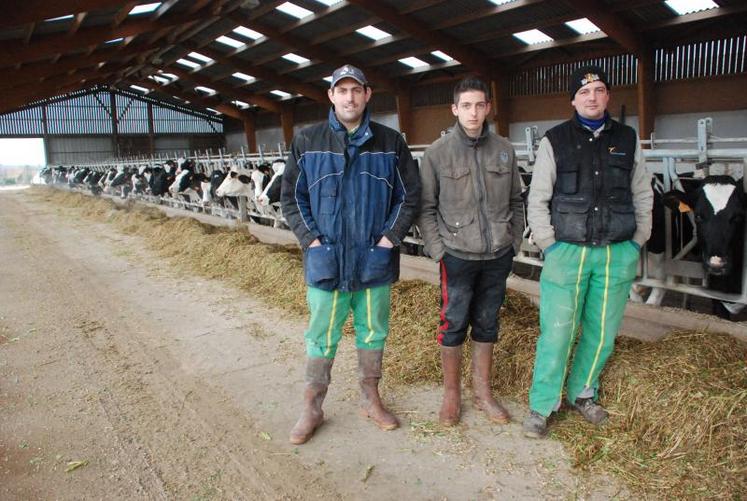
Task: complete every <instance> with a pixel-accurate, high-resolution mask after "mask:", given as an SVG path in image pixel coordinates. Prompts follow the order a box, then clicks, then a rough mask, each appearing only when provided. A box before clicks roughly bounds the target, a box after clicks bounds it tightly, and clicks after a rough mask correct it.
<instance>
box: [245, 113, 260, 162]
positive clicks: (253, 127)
mask: <svg viewBox="0 0 747 501" xmlns="http://www.w3.org/2000/svg"><path fill="white" fill-rule="evenodd" d="M243 123H244V136H245V137H246V147H247V149H248V150H249V153H254V152H256V151H257V120H256V117H255V115H254V114H253V113H247V114H246V115H245V116H244V120H243Z"/></svg>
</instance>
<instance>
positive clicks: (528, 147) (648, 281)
mask: <svg viewBox="0 0 747 501" xmlns="http://www.w3.org/2000/svg"><path fill="white" fill-rule="evenodd" d="M712 127H713V121H712V119H711V118H703V119H700V120H698V122H697V136H696V137H693V138H686V139H656V138H654V137H652V138H651V139H650V140H645V141H641V145H642V147H643V148H645V149H643V150H642V152H643V157H644V159H645V162H646V168H647V169H648V170H649V171H650V172H651V173H653V174H658V175H660V176H661V178H662V181H663V185H664V190H665V191H669V190H671V189H673V188H678V187H679V188H680V189H681V188H682V185H681V183H680V175H683V174H688V175H692V176H693V177H696V178H699V177H705V176H706V175H708V174H726V175H731V176H732V177H734V178H735V179H740V178H741V179H742V183H743V185H744V190H745V193H747V178H745V176H744V172H745V164H747V147H739V148H734V147H729V145H731V144H735V143H741V144H743V145H747V138H718V137H715V136H714V135H713V133H712ZM539 139H540V137H539V136H538V134H537V127H536V126H535V127H527V128H526V129H525V140H524V141H523V142H517V143H512V144H513V146H514V148H515V150H516V156H517V159H518V164H519V167H520V169H521V170H522V171H523V175H522V177H523V182H524V183H525V184H526V180H528V179H529V177H530V176H531V172H532V167H533V165H534V162H535V154H536V150H537V145H538V143H539ZM665 145H667V146H670V147H669V148H664V147H663V146H665ZM672 145H675V148H671V146H672ZM427 146H428V145H412V146H411V147H410V149H411V151H412V155H413V157H414V158H415V159H416V160H418V161H419V160H420V159H421V158H422V156H423V152H424V150H425V148H427ZM286 154H287V152H285V151H283V149H282V146H281V145H278V148H277V149H276V150H272V151H260V152H259V153H251V154H250V153H246V152H245V151H244V149H243V148H242V149H241V151H240V152H238V153H234V154H228V153H226V152H224V151H219V152H216V153H214V152H212V151H203V152H200V151H193V152H186V151H184V152H181V153H178V152H177V153H173V154H172V155H170V156H168V155H158V156H154V157H129V158H120V159H113V160H109V161H105V162H96V163H89V164H76V166H77V167H88V168H90V169H93V170H97V171H103V170H108V169H110V168H112V167H116V168H118V169H123V168H126V167H128V168H138V167H141V166H143V165H148V166H155V165H158V164H163V163H164V162H166V161H167V160H175V161H176V160H178V159H189V160H192V161H194V162H195V165H197V169H198V170H200V171H202V172H205V173H206V174H210V173H212V172H213V171H214V170H216V169H222V170H224V171H227V170H229V169H231V168H246V167H248V166H250V165H257V164H259V163H262V162H272V161H273V160H275V159H282V158H285V156H286ZM50 167H52V166H50ZM67 167H72V166H67ZM131 196H132V195H131ZM132 198H135V199H139V200H143V201H145V202H150V203H155V204H165V205H169V206H171V207H175V208H181V209H185V210H192V211H195V212H205V213H208V214H212V215H214V216H219V217H224V218H235V219H238V220H240V221H246V220H248V218H250V217H251V218H253V219H255V220H263V221H265V222H270V223H271V224H273V225H275V226H276V227H279V226H283V227H287V226H285V220H284V219H283V218H282V215H281V214H280V212H279V210H278V208H277V207H275V208H272V207H271V208H269V209H268V208H267V207H260V206H259V205H258V204H257V203H256V201H255V200H251V199H246V198H245V197H241V199H240V205H239V208H238V209H235V208H231V207H225V206H219V205H214V204H213V205H207V206H203V204H201V203H191V202H188V201H185V200H180V199H176V198H171V197H153V196H150V195H135V196H132ZM665 214H666V222H665V227H664V231H665V233H666V250H665V255H664V260H663V266H664V278H663V279H658V278H654V277H652V276H651V272H650V270H649V260H648V255H647V252H643V253H642V259H641V264H640V268H639V276H640V278H639V279H638V280H637V281H636V283H638V284H640V285H644V286H649V287H658V288H663V289H666V290H671V291H676V292H680V293H684V294H690V295H696V296H702V297H707V298H714V299H719V300H723V301H729V302H734V303H741V304H747V245H745V246H744V249H743V252H744V257H745V259H744V263H745V266H744V267H743V269H742V271H741V274H742V291H741V293H740V294H727V293H723V292H718V291H715V290H710V289H708V275H706V274H705V273H704V270H703V266H702V264H701V262H700V260H698V261H692V260H688V259H687V255H688V253H689V252H690V251H691V250H692V249H693V248H694V247H695V245H696V243H697V235H696V234H695V222H694V216H693V215H692V213H688V214H687V216H686V217H689V218H690V220H691V224H692V226H693V237H692V239H691V240H690V241H689V242H681V245H678V246H677V248H681V250H680V251H679V252H677V253H676V254H673V249H674V248H675V245H674V243H673V238H674V237H673V234H672V225H671V221H672V214H671V212H670V211H669V210H666V211H665ZM525 218H526V213H525ZM660 230H661V229H660V228H659V231H660ZM527 236H528V232H525V238H524V241H523V243H522V245H521V250H520V252H519V255H517V256H516V257H515V258H514V261H516V262H519V263H524V264H526V265H531V266H536V267H542V265H543V259H542V253H541V251H540V250H539V248H537V247H536V246H534V245H533V244H531V243H530V241H529V239H528V238H527ZM405 241H406V242H408V243H410V244H414V245H417V246H420V245H422V240H421V239H420V237H419V232H418V229H417V228H416V227H413V228H412V230H411V232H410V234H409V235H408V237H407V238H406V239H405ZM745 241H746V242H747V225H745Z"/></svg>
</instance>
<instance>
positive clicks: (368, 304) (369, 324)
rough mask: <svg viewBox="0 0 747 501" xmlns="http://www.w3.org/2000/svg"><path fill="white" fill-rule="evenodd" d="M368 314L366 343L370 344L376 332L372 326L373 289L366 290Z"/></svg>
mask: <svg viewBox="0 0 747 501" xmlns="http://www.w3.org/2000/svg"><path fill="white" fill-rule="evenodd" d="M366 314H367V317H368V337H367V338H366V340H365V341H364V342H365V343H366V344H368V343H370V342H371V338H372V337H373V335H374V330H373V327H372V326H371V289H366Z"/></svg>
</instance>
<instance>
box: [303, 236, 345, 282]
mask: <svg viewBox="0 0 747 501" xmlns="http://www.w3.org/2000/svg"><path fill="white" fill-rule="evenodd" d="M304 259H305V263H304V274H305V279H306V283H307V284H309V285H314V284H319V283H321V282H324V281H328V280H334V279H336V278H337V273H338V270H337V256H336V255H335V248H334V247H333V246H331V245H318V246H316V247H309V248H308V249H306V255H305V256H304Z"/></svg>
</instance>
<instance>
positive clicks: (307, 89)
mask: <svg viewBox="0 0 747 501" xmlns="http://www.w3.org/2000/svg"><path fill="white" fill-rule="evenodd" d="M184 45H185V46H186V47H188V48H191V49H192V50H200V52H201V53H202V54H204V55H206V56H207V57H209V58H211V59H213V60H215V61H216V62H217V63H219V64H222V65H225V66H229V67H231V68H232V70H233V71H232V73H233V72H235V71H241V72H244V73H248V74H250V75H252V76H253V77H255V78H257V79H260V80H267V81H269V82H273V83H275V84H277V85H279V86H281V87H283V88H285V89H287V90H291V91H293V92H295V93H297V94H302V95H304V96H306V97H308V98H309V99H313V100H314V101H318V102H320V103H325V104H326V103H328V102H329V98H328V97H327V93H326V92H325V91H324V90H322V89H320V88H319V87H317V86H315V85H311V84H308V83H305V82H303V81H301V80H297V79H295V78H292V77H289V76H285V75H280V74H279V73H276V72H275V71H273V70H271V69H269V68H266V67H264V66H259V65H256V64H252V63H249V62H246V61H243V60H241V59H232V58H230V57H227V56H225V55H223V54H221V53H220V52H219V51H217V50H213V49H210V48H209V47H202V48H199V49H198V48H197V47H195V46H191V45H189V44H184Z"/></svg>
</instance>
